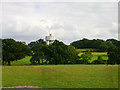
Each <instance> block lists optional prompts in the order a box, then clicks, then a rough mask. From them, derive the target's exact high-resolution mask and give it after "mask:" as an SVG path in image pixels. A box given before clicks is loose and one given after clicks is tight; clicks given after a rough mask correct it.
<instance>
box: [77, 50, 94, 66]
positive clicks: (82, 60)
mask: <svg viewBox="0 0 120 90" xmlns="http://www.w3.org/2000/svg"><path fill="white" fill-rule="evenodd" d="M91 58H92V53H91V52H90V51H87V52H85V53H84V54H82V55H81V57H80V59H79V60H80V61H78V62H80V63H81V64H88V63H89V60H91Z"/></svg>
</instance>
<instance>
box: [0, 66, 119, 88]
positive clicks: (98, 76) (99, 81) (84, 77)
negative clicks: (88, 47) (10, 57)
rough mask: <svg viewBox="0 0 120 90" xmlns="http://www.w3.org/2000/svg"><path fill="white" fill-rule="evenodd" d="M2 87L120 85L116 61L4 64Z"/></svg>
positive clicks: (116, 86) (104, 86)
mask: <svg viewBox="0 0 120 90" xmlns="http://www.w3.org/2000/svg"><path fill="white" fill-rule="evenodd" d="M2 84H3V87H11V86H37V87H39V88H118V66H117V65H113V66H112V65H108V66H107V65H39V66H3V67H2Z"/></svg>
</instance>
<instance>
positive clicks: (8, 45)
mask: <svg viewBox="0 0 120 90" xmlns="http://www.w3.org/2000/svg"><path fill="white" fill-rule="evenodd" d="M2 51H3V64H4V62H7V63H8V65H11V63H10V62H11V61H15V60H20V59H22V58H24V57H25V56H26V55H28V56H30V55H31V54H32V53H31V50H30V49H29V47H28V46H27V45H26V44H25V43H22V42H17V41H15V40H14V39H3V40H2Z"/></svg>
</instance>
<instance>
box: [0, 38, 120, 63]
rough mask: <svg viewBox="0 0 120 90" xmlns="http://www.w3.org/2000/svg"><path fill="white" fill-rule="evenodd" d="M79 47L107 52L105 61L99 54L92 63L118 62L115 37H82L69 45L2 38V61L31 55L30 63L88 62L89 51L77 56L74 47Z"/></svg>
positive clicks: (9, 61) (119, 56)
mask: <svg viewBox="0 0 120 90" xmlns="http://www.w3.org/2000/svg"><path fill="white" fill-rule="evenodd" d="M81 48H92V49H97V51H106V52H107V53H108V60H107V61H105V60H103V59H102V57H101V56H99V57H98V59H97V60H95V61H93V62H92V64H120V52H119V51H120V41H118V40H115V39H108V40H106V41H104V40H100V39H96V40H95V39H93V40H88V39H82V40H78V41H74V42H72V43H71V45H65V44H64V43H63V42H59V41H58V40H56V41H55V42H54V43H53V44H51V45H46V43H45V42H44V40H43V39H39V40H37V41H35V42H30V43H29V44H28V45H26V44H25V42H20V41H19V42H18V41H15V40H14V39H2V54H3V55H2V56H3V61H2V63H3V65H4V64H8V65H11V61H17V60H20V59H22V58H24V57H25V56H32V58H31V59H30V62H31V64H55V65H57V64H90V60H91V57H92V54H91V52H90V51H87V52H85V53H84V54H82V55H81V56H80V57H79V56H78V52H77V51H76V49H81Z"/></svg>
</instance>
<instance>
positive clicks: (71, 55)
mask: <svg viewBox="0 0 120 90" xmlns="http://www.w3.org/2000/svg"><path fill="white" fill-rule="evenodd" d="M33 50H34V55H33V56H32V58H31V62H33V63H37V61H36V60H43V59H45V60H46V62H48V63H49V64H56V65H57V64H68V62H69V63H75V62H76V59H77V55H78V53H77V51H76V50H75V48H74V47H73V46H67V45H65V44H64V43H63V42H59V41H58V40H56V41H55V42H54V43H53V44H50V45H46V44H41V45H40V44H38V45H36V46H35V47H34V49H33ZM40 52H42V53H41V54H40ZM36 57H37V58H36ZM41 58H43V59H41Z"/></svg>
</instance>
